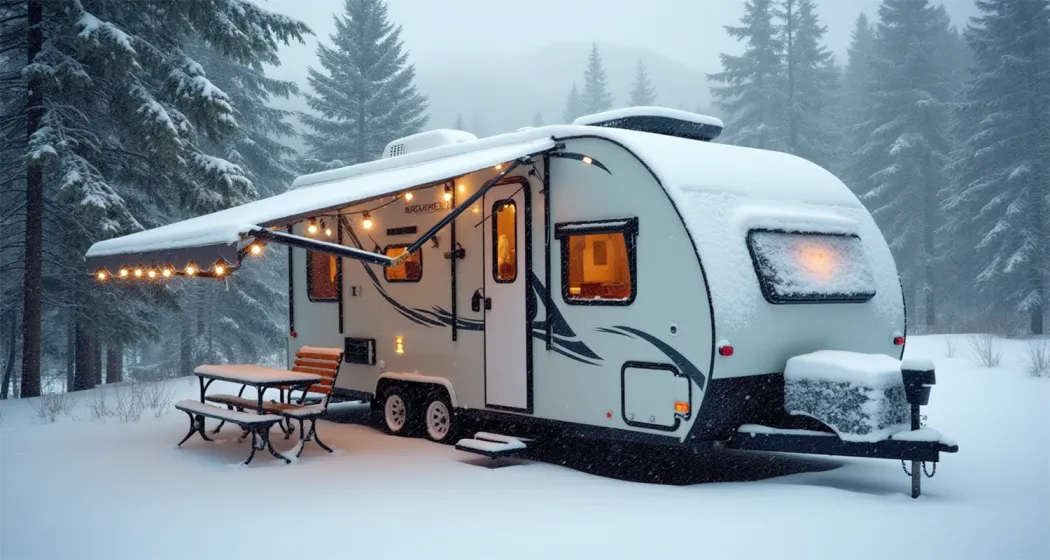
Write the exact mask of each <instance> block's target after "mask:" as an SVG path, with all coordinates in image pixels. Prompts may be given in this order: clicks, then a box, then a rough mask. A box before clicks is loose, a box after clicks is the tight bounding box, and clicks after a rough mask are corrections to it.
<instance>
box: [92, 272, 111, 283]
mask: <svg viewBox="0 0 1050 560" xmlns="http://www.w3.org/2000/svg"><path fill="white" fill-rule="evenodd" d="M107 276H109V275H108V274H106V271H105V270H100V271H98V273H97V274H95V278H98V281H99V282H105V281H106V277H107Z"/></svg>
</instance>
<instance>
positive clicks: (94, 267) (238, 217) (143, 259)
mask: <svg viewBox="0 0 1050 560" xmlns="http://www.w3.org/2000/svg"><path fill="white" fill-rule="evenodd" d="M554 148H555V142H554V141H553V140H552V139H550V138H549V137H548V138H542V139H532V140H529V141H522V142H520V143H515V144H508V145H502V146H495V147H489V148H484V149H477V150H473V151H468V152H466V153H460V154H456V155H450V156H447V157H442V158H440V159H432V160H430V161H423V162H420V163H416V164H412V165H407V166H404V167H393V168H390V169H387V170H382V171H376V172H373V173H369V174H366V175H359V176H355V177H349V178H346V179H334V180H332V181H328V182H324V183H320V184H317V185H312V186H308V187H300V188H296V189H293V190H290V191H288V192H286V193H283V194H280V195H277V196H273V197H270V198H266V199H263V200H258V201H255V202H251V203H248V204H244V205H242V206H236V207H233V208H228V209H226V210H222V211H219V212H214V213H212V214H206V215H204V216H199V217H196V218H192V219H189V220H184V221H181V222H176V223H174V224H170V225H166V226H162V227H158V228H155V229H151V230H147V231H141V232H138V233H133V234H130V235H125V236H123V237H117V238H114V239H107V240H105V241H100V242H98V243H95V244H94V245H92V246H91V247H90V248H89V249H88V251H87V253H86V254H85V258H86V261H87V268H88V270H89V271H90V272H92V273H95V272H96V271H107V273H106V274H116V273H117V271H120V270H122V269H123V270H125V271H126V270H130V269H133V270H147V271H156V270H162V271H163V272H164V275H165V276H168V275H170V274H180V273H184V272H187V267H189V266H190V265H191V264H192V265H193V268H191V269H190V270H189V274H193V273H194V271H199V272H201V273H207V272H209V271H210V270H212V267H213V266H215V264H216V263H220V264H221V263H226V265H225V266H236V265H237V264H238V263H239V262H240V257H241V256H242V255H243V254H244V251H245V249H246V248H247V247H248V246H249V245H250V244H251V243H252V242H253V241H254V240H255V239H256V238H258V239H264V240H267V241H271V242H275V243H282V244H286V245H291V246H297V247H305V248H309V249H313V250H319V251H322V252H328V253H332V254H337V255H340V256H345V257H350V258H357V259H361V260H366V261H368V262H372V263H375V264H381V265H384V266H390V265H391V264H397V262H399V260H398V259H391V258H390V257H386V256H385V255H376V254H373V253H370V252H366V251H361V250H359V249H355V248H351V247H345V246H342V245H337V244H334V243H326V242H324V241H321V240H317V239H312V238H306V237H300V236H295V235H291V234H288V233H283V232H280V231H276V228H279V227H282V226H285V225H288V224H292V223H295V222H298V221H301V220H303V219H305V218H309V217H311V216H314V215H318V214H324V213H326V212H331V211H335V210H338V209H340V208H344V207H346V206H350V205H352V204H355V203H358V202H362V201H367V200H371V199H375V198H377V197H382V196H388V195H391V194H396V193H399V192H402V191H406V190H410V189H413V188H417V187H419V186H422V185H433V184H439V183H441V182H444V181H448V180H452V179H454V178H456V177H459V176H462V175H466V174H469V173H472V172H474V171H478V170H481V169H485V168H489V167H493V166H495V165H497V164H501V163H508V162H513V163H512V164H511V165H510V166H508V167H506V168H504V170H503V172H502V173H500V174H499V177H498V178H502V177H503V176H505V175H506V174H507V173H509V172H510V171H511V169H513V168H514V167H517V165H518V164H519V163H520V161H522V160H523V158H524V159H528V158H531V157H532V156H535V155H539V154H542V153H545V152H549V151H551V150H553V149H554ZM400 157H405V156H400ZM406 160H407V161H412V160H411V159H409V158H406ZM366 165H368V164H366ZM498 178H497V179H498ZM495 182H496V180H493V181H490V183H489V184H486V185H485V186H484V187H482V188H481V189H479V190H478V191H477V192H475V193H474V194H473V195H472V196H471V197H470V198H468V200H466V201H462V202H461V203H460V205H459V207H457V208H456V209H454V210H453V211H452V212H450V213H449V215H448V216H446V218H445V219H443V220H441V222H439V224H438V226H435V228H434V229H432V230H431V231H428V232H427V233H426V234H424V235H423V236H422V237H421V238H420V239H419V240H417V242H416V243H414V244H413V246H412V247H409V250H408V251H406V254H405V255H403V257H402V258H404V257H407V254H408V253H410V252H411V251H413V250H415V249H416V248H418V247H419V246H420V245H422V243H424V242H426V240H427V238H428V237H430V236H433V234H434V233H436V232H437V230H438V229H440V228H441V227H444V225H447V224H448V222H450V221H451V220H452V219H453V218H454V217H455V216H456V215H458V214H459V213H460V212H461V211H462V209H464V208H468V207H469V206H470V204H472V203H473V201H474V200H476V199H477V198H479V197H480V196H481V195H483V194H484V191H485V190H488V188H490V187H491V186H492V185H494V184H495ZM218 272H219V274H220V275H221V274H222V270H221V269H220V270H218Z"/></svg>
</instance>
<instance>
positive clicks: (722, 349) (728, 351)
mask: <svg viewBox="0 0 1050 560" xmlns="http://www.w3.org/2000/svg"><path fill="white" fill-rule="evenodd" d="M718 354H719V355H720V356H732V355H733V347H732V346H728V345H726V346H719V347H718Z"/></svg>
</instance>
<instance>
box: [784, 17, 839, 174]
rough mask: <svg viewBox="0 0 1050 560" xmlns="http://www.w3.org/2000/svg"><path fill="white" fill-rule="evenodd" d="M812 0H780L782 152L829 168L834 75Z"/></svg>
mask: <svg viewBox="0 0 1050 560" xmlns="http://www.w3.org/2000/svg"><path fill="white" fill-rule="evenodd" d="M815 9H816V6H815V5H814V3H813V0H781V5H780V10H779V12H778V15H779V17H780V23H779V25H778V28H779V30H778V33H779V35H780V41H781V43H782V44H783V45H784V72H785V76H784V82H785V85H784V92H785V95H786V98H787V99H786V106H785V120H786V123H785V135H786V139H787V145H786V150H787V151H788V152H789V153H792V154H795V155H797V156H800V157H803V158H805V159H808V160H810V161H813V162H816V163H818V164H820V165H823V166H825V167H828V166H830V165H831V159H832V152H833V151H834V148H835V139H834V135H833V133H832V129H833V124H832V108H833V103H834V99H835V95H836V88H837V85H838V71H837V69H836V68H835V62H834V59H833V57H832V54H831V52H830V51H829V50H828V49H827V47H826V46H824V45H823V44H821V41H822V40H823V37H824V33H825V32H827V27H825V26H823V25H820V22H819V21H818V19H817V14H816V12H815Z"/></svg>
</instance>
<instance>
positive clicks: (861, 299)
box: [746, 228, 878, 305]
mask: <svg viewBox="0 0 1050 560" xmlns="http://www.w3.org/2000/svg"><path fill="white" fill-rule="evenodd" d="M756 233H782V234H787V235H816V236H824V237H844V238H853V239H856V240H857V242H859V243H861V244H862V245H861V250H862V252H863V249H864V246H863V241H862V240H861V238H860V236H859V235H857V234H855V233H836V232H827V231H812V230H787V229H781V228H751V229H749V230H748V231H747V236H746V240H747V252H748V254H749V255H750V256H751V266H752V267H753V268H754V270H755V277H756V279H757V280H758V286H759V289H760V290H761V291H762V297H763V298H765V300H766V301H767V302H769V303H771V304H773V305H799V304H823V303H867V302H869V301H871V300H872V299H874V298H875V296H876V295H877V294H878V288H877V287H876V286H872V290H871V292H870V293H868V292H864V293H844V292H843V293H833V294H826V295H823V294H811V295H801V296H786V297H785V296H783V295H781V294H778V293H777V292H776V289H775V288H774V287H773V286H772V282H770V280H769V279H768V278H767V277H766V275H765V274H764V273H763V272H762V269H761V267H760V265H759V255H758V253H757V252H756V251H755V246H754V237H755V236H754V234H756ZM864 256H865V260H866V259H867V254H866V253H865V255H864ZM865 264H867V265H868V267H869V269H868V271H869V272H870V273H871V274H872V281H873V282H874V280H875V275H874V272H873V271H872V270H871V268H870V267H871V263H870V262H866V263H865Z"/></svg>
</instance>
